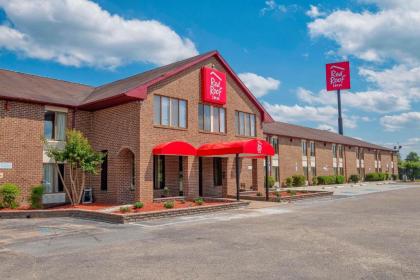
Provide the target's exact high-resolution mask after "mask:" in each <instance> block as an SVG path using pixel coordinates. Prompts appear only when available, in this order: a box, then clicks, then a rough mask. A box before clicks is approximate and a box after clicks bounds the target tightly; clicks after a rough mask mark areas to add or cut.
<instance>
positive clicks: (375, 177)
mask: <svg viewBox="0 0 420 280" xmlns="http://www.w3.org/2000/svg"><path fill="white" fill-rule="evenodd" d="M387 177H388V175H386V173H382V172H373V173H368V174H366V176H365V181H371V182H372V181H384V180H386V178H387Z"/></svg>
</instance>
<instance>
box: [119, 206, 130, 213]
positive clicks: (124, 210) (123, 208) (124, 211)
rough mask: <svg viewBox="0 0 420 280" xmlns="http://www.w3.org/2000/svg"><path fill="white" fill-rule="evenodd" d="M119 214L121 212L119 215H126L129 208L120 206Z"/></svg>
mask: <svg viewBox="0 0 420 280" xmlns="http://www.w3.org/2000/svg"><path fill="white" fill-rule="evenodd" d="M120 212H121V213H127V212H130V207H128V206H121V207H120Z"/></svg>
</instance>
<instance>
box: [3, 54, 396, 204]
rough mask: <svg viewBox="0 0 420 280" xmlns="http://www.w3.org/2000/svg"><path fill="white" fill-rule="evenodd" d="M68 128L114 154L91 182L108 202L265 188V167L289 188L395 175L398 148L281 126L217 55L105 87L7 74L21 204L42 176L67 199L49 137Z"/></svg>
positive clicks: (10, 160)
mask: <svg viewBox="0 0 420 280" xmlns="http://www.w3.org/2000/svg"><path fill="white" fill-rule="evenodd" d="M68 128H74V129H77V130H80V131H82V132H83V133H84V135H85V136H86V137H87V138H88V139H89V141H90V143H91V144H92V146H93V148H94V149H95V150H97V151H103V152H106V158H105V160H104V162H103V164H102V166H101V171H100V173H99V174H98V175H91V176H88V179H87V183H86V185H87V186H88V187H90V188H92V192H93V198H94V201H97V202H104V203H129V202H134V201H138V200H141V201H152V200H153V199H154V198H159V197H161V195H162V191H163V188H164V187H167V188H168V189H169V192H170V195H171V196H180V195H181V196H185V197H190V198H191V197H197V196H205V197H227V196H234V195H236V189H237V185H239V188H241V189H245V190H251V189H252V190H258V191H260V192H264V177H265V170H268V172H269V173H270V174H271V175H272V176H273V177H275V179H276V181H277V182H278V184H280V185H283V184H284V181H285V179H286V178H287V177H289V176H291V175H294V174H303V175H305V176H306V177H307V179H308V182H311V178H312V177H313V176H316V175H333V174H342V175H345V176H346V178H348V177H349V176H350V175H352V174H359V175H361V176H362V177H363V175H364V174H367V173H370V172H375V171H382V172H388V173H392V174H396V173H397V166H396V161H397V160H396V154H395V152H394V151H393V150H390V149H388V148H385V147H381V146H378V145H375V144H371V143H367V142H364V141H360V140H357V139H354V138H350V137H346V136H341V135H338V134H335V133H332V132H328V131H322V130H317V129H312V128H305V127H301V126H295V125H290V124H286V123H280V122H275V121H274V120H273V119H272V118H271V116H270V115H269V114H268V113H267V112H266V111H265V109H264V108H263V107H262V106H261V104H260V103H259V102H258V100H257V99H256V98H255V97H254V96H253V95H252V93H251V92H250V91H249V90H248V89H247V88H246V86H245V85H244V84H243V83H242V82H241V80H240V79H239V78H238V77H237V75H236V74H235V72H234V71H233V70H232V69H231V68H230V66H229V65H228V64H227V63H226V61H225V60H224V59H223V58H222V57H221V56H220V54H219V53H218V52H217V51H212V52H208V53H205V54H202V55H199V56H196V57H192V58H189V59H186V60H183V61H179V62H175V63H172V64H169V65H166V66H163V67H159V68H156V69H153V70H150V71H147V72H144V73H141V74H138V75H134V76H131V77H128V78H126V79H122V80H118V81H115V82H112V83H109V84H105V85H102V86H99V87H91V86H87V85H81V84H76V83H70V82H65V81H61V80H55V79H50V78H45V77H39V76H34V75H29V74H23V73H17V72H12V71H8V70H0V184H2V183H5V182H11V183H15V184H17V185H19V186H20V187H21V189H22V195H21V200H22V202H24V201H26V199H27V197H28V195H29V192H30V189H31V187H32V186H34V185H37V184H43V185H44V186H45V194H44V198H43V201H44V203H45V204H50V203H62V202H64V201H65V193H64V190H63V186H62V184H61V183H60V181H59V180H58V176H57V170H55V168H56V167H55V165H54V164H53V163H52V161H51V159H50V158H48V156H47V155H46V153H45V147H44V144H43V142H42V141H41V138H42V137H45V138H46V139H47V141H48V142H49V143H50V145H56V146H57V147H60V146H63V145H64V144H65V131H66V129H68ZM270 144H271V145H270ZM273 153H274V155H273ZM267 155H270V157H269V158H267V163H268V164H267V168H265V161H264V157H265V156H267ZM58 168H61V170H62V171H63V172H64V174H66V166H65V164H60V165H59V167H58ZM237 171H238V175H239V176H237ZM237 178H240V179H239V182H238V183H237V182H236V180H237Z"/></svg>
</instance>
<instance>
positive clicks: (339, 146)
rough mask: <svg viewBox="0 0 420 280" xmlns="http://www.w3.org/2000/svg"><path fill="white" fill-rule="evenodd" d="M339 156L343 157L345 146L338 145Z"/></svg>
mask: <svg viewBox="0 0 420 280" xmlns="http://www.w3.org/2000/svg"><path fill="white" fill-rule="evenodd" d="M338 157H339V158H343V146H342V145H338Z"/></svg>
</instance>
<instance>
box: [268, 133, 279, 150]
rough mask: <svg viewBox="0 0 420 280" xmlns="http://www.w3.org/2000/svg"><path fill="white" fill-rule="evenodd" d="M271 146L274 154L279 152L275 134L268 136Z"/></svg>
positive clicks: (277, 139)
mask: <svg viewBox="0 0 420 280" xmlns="http://www.w3.org/2000/svg"><path fill="white" fill-rule="evenodd" d="M269 141H270V144H271V146H273V148H274V154H275V155H277V154H278V153H279V138H277V137H275V136H271V137H270V138H269Z"/></svg>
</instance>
